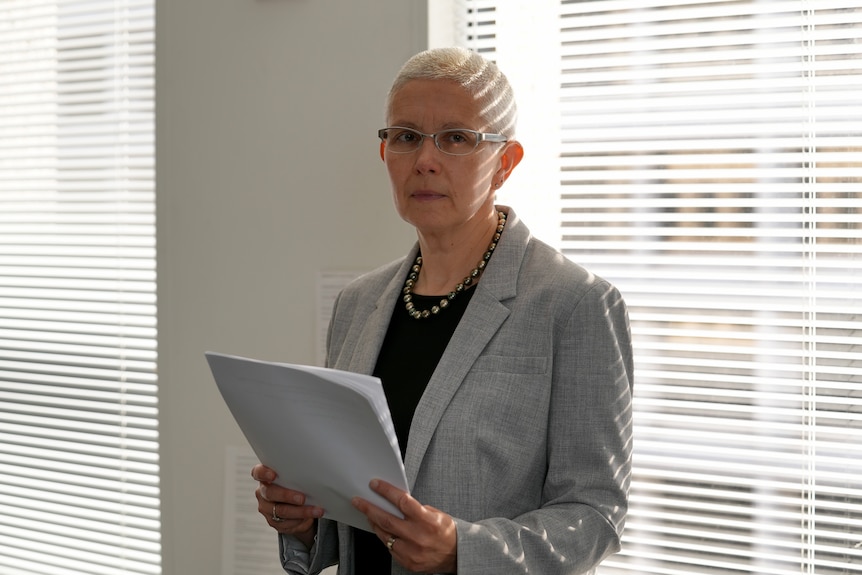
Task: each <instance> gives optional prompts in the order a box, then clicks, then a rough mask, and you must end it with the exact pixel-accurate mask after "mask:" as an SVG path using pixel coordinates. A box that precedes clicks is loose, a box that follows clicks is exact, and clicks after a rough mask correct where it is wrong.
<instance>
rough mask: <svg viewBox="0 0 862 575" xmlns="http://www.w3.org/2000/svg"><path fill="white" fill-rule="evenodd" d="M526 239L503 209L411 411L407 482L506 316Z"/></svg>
mask: <svg viewBox="0 0 862 575" xmlns="http://www.w3.org/2000/svg"><path fill="white" fill-rule="evenodd" d="M529 239H530V234H529V231H528V230H527V228H526V226H524V225H523V224H522V223H520V222H519V221H518V218H517V216H515V214H514V211H513V210H509V218H508V221H507V223H506V230H505V232H504V233H503V236H502V238H501V239H500V243H499V244H498V245H497V249H496V250H495V251H494V256H493V257H492V258H491V260H490V262H489V263H488V267H487V269H486V270H485V272H484V273H483V274H482V278H481V280H480V281H479V284H478V285H477V286H476V288H475V289H476V293H474V294H473V299H471V300H470V305H469V306H467V310H466V312H465V313H464V317H463V318H462V319H461V321H460V323H459V324H458V327H457V329H456V330H455V333H454V334H452V339H451V340H450V341H449V345H448V346H447V347H446V351H445V352H444V353H443V357H442V358H441V359H440V363H439V365H438V367H437V369H436V370H435V371H434V375H432V376H431V380H430V381H429V382H428V387H427V388H426V389H425V393H424V394H423V396H422V399H421V400H420V401H419V405H417V406H416V411H415V413H414V415H413V423H412V424H411V427H410V440H409V442H408V444H407V453H406V455H405V460H404V467H405V471H406V473H407V483H408V485H409V486H410V487H411V488H412V487H413V486H414V484H415V481H416V476H417V474H418V473H419V468H420V467H421V464H422V460H423V458H424V457H425V452H426V450H427V449H428V444H429V443H430V442H431V438H432V437H433V435H434V430H435V429H436V428H437V425H438V424H439V423H440V419H441V417H442V416H443V413H444V412H445V411H446V408H447V407H448V406H449V403H450V402H451V400H452V397H453V396H454V395H455V392H457V391H458V388H459V387H460V386H461V383H462V382H463V381H464V378H465V377H466V376H467V373H468V372H469V371H470V368H471V367H472V366H473V364H474V363H475V362H476V359H477V358H478V357H479V356H480V355H481V354H482V351H483V350H484V349H485V347H486V346H487V345H488V342H489V341H490V340H491V338H492V337H494V334H495V333H497V331H498V330H499V329H500V326H501V325H502V324H503V322H504V321H505V320H506V318H507V317H508V316H509V308H508V307H506V305H505V304H504V301H505V300H507V299H509V298H511V297H514V296H515V293H516V279H517V276H518V269H519V268H520V265H521V262H522V260H523V257H524V252H525V250H526V246H527V242H528V241H529Z"/></svg>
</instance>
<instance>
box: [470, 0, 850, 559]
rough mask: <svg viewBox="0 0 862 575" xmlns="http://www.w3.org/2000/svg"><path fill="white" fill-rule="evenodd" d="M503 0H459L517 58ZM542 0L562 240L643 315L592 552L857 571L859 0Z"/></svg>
mask: <svg viewBox="0 0 862 575" xmlns="http://www.w3.org/2000/svg"><path fill="white" fill-rule="evenodd" d="M507 4H509V2H507V1H506V0H503V1H502V2H491V1H470V0H467V1H465V2H462V3H461V6H462V10H463V12H462V16H463V18H462V19H461V22H462V24H463V25H464V27H463V28H462V29H461V33H462V36H461V37H462V38H463V42H464V43H465V44H466V45H467V46H469V47H473V48H475V49H478V50H481V51H482V52H483V53H484V54H485V55H486V56H489V57H492V58H495V56H498V58H497V59H498V60H499V62H500V64H501V67H502V68H503V69H504V70H507V69H509V68H511V67H513V66H514V67H517V66H523V65H525V63H524V62H519V61H518V60H517V59H515V58H511V59H506V58H505V56H506V54H507V49H506V48H505V47H506V46H509V45H511V44H512V43H517V42H518V33H517V30H518V28H519V26H520V24H519V23H518V22H512V21H510V20H506V15H507V14H508V13H510V12H511V6H507ZM534 4H536V5H543V6H545V5H547V4H553V5H554V6H555V8H556V11H555V14H554V15H553V17H552V18H549V19H548V21H547V22H544V23H542V24H541V25H542V26H547V28H548V33H553V34H558V35H559V39H560V41H559V43H558V44H557V45H556V46H555V47H554V49H553V50H549V52H548V53H547V55H546V56H547V58H548V59H552V60H554V61H556V62H558V63H559V74H560V81H559V91H558V92H557V93H556V94H554V95H553V97H552V98H551V100H552V105H554V106H556V107H557V108H558V112H559V123H560V125H559V126H558V127H556V128H559V130H560V137H559V139H558V140H556V141H554V142H553V143H552V145H554V146H556V150H557V157H558V158H559V165H558V166H557V168H558V169H559V185H560V187H559V190H560V198H561V202H562V204H561V205H562V208H561V213H560V219H561V222H562V225H561V227H560V229H559V233H558V235H557V237H558V238H559V247H561V249H563V250H564V252H565V253H566V254H567V255H568V256H569V257H571V258H572V259H573V260H575V261H577V262H579V263H582V264H583V265H585V266H587V267H588V268H590V269H592V270H594V271H596V272H597V273H599V274H601V275H603V276H605V277H607V278H608V279H610V280H612V281H613V282H614V283H615V284H616V285H618V286H619V287H620V289H621V290H622V292H623V294H624V295H625V297H626V300H627V302H628V304H629V306H630V313H631V319H632V330H633V334H634V345H635V354H636V373H635V403H634V406H635V444H634V445H635V455H634V475H633V483H632V491H631V509H630V514H629V520H628V524H627V529H626V533H625V536H624V543H623V551H622V552H621V553H620V554H618V555H615V556H613V557H611V558H609V559H608V560H606V561H605V563H604V564H603V565H602V567H601V568H600V573H602V574H604V575H608V574H657V575H658V574H660V575H691V574H698V573H700V574H719V573H720V574H727V573H740V574H741V573H751V574H761V575H796V574H799V573H809V574H815V573H816V574H818V575H833V574H834V575H837V574H853V573H860V574H862V1H860V0H808V1H805V0H794V1H791V0H745V1H741V0H740V1H715V0H713V1H698V0H678V1H670V0H664V1H661V0H593V1H562V2H535V3H534ZM501 46H502V47H503V48H501ZM526 65H529V62H527V63H526ZM519 100H520V102H521V105H522V107H523V106H530V105H532V104H534V103H533V102H525V101H524V100H523V99H522V98H519ZM546 104H547V102H543V105H546ZM528 157H529V149H528ZM525 161H526V160H525ZM530 193H531V190H527V189H521V190H519V191H518V192H516V193H514V195H513V199H512V202H513V203H514V204H515V205H516V206H517V205H518V203H519V202H529V196H530ZM528 223H529V222H528Z"/></svg>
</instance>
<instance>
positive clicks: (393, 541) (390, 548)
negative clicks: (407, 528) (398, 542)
mask: <svg viewBox="0 0 862 575" xmlns="http://www.w3.org/2000/svg"><path fill="white" fill-rule="evenodd" d="M393 545H395V536H394V535H393V536H391V537H390V538H389V541H387V542H386V548H387V549H389V550H390V551H392V546H393Z"/></svg>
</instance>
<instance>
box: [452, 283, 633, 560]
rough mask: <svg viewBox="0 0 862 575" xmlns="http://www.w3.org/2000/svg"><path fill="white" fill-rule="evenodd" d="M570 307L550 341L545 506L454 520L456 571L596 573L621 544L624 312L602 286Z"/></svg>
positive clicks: (626, 376) (627, 450)
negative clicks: (511, 513)
mask: <svg viewBox="0 0 862 575" xmlns="http://www.w3.org/2000/svg"><path fill="white" fill-rule="evenodd" d="M571 309H572V312H571V315H570V317H569V318H568V320H567V321H564V322H563V323H562V325H564V328H563V329H561V330H560V331H559V332H558V333H557V334H555V339H556V341H554V344H553V345H554V352H553V368H552V369H553V372H552V384H551V397H550V401H549V404H548V405H549V408H548V413H547V418H548V422H547V434H548V437H547V444H546V448H547V470H546V472H545V474H544V479H543V485H542V486H541V489H542V497H541V500H542V504H541V506H540V507H539V508H538V509H535V510H530V511H527V512H524V513H522V514H520V515H519V516H516V517H513V518H487V519H481V520H478V521H475V522H469V521H464V520H461V519H456V523H457V529H458V573H464V574H471V575H479V574H488V575H491V574H494V575H498V574H501V573H513V574H514V573H543V574H547V575H552V574H560V575H562V574H564V573H565V574H568V575H571V574H573V573H590V572H592V570H593V569H594V568H595V566H596V565H598V563H600V562H601V560H602V559H604V558H605V557H606V556H608V555H610V554H611V553H614V552H616V551H618V550H619V548H620V538H621V535H622V530H623V525H624V521H625V514H626V511H627V499H628V489H629V482H630V475H631V449H632V414H631V398H632V382H633V380H632V372H633V359H632V347H631V335H630V328H629V320H628V314H627V311H626V306H625V303H624V301H623V299H622V297H621V296H620V294H619V292H618V291H617V290H616V289H615V288H614V287H613V286H611V285H610V284H608V283H607V282H605V281H598V282H596V283H595V284H594V285H593V286H592V287H591V289H590V290H589V291H588V292H587V293H586V294H585V295H584V297H582V298H581V300H580V302H579V303H578V304H577V305H576V306H574V307H573V308H571ZM500 481H505V478H504V477H501V478H500Z"/></svg>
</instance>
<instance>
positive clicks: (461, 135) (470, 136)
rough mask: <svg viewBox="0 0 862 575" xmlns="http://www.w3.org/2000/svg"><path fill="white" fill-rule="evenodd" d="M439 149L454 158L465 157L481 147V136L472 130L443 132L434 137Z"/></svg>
mask: <svg viewBox="0 0 862 575" xmlns="http://www.w3.org/2000/svg"><path fill="white" fill-rule="evenodd" d="M434 140H435V142H436V144H437V147H438V148H440V150H441V151H442V152H445V153H447V154H452V155H453V156H465V155H467V154H469V153H471V152H472V151H473V150H475V149H476V146H478V145H479V134H478V133H476V132H473V131H471V130H443V131H442V132H438V133H437V135H436V136H434Z"/></svg>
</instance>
